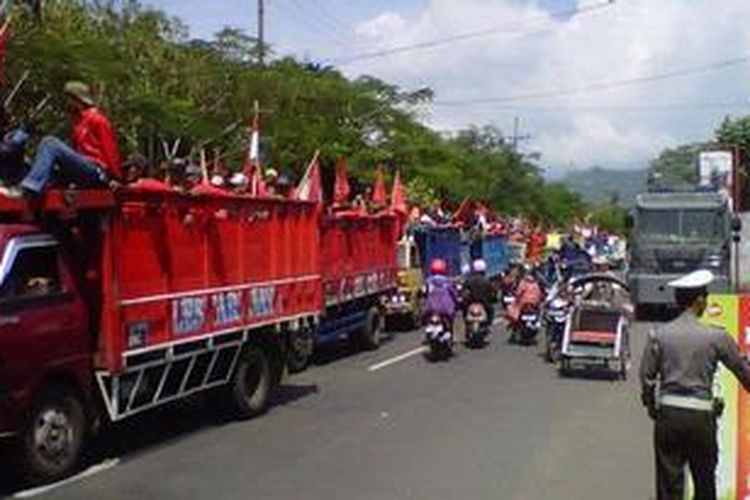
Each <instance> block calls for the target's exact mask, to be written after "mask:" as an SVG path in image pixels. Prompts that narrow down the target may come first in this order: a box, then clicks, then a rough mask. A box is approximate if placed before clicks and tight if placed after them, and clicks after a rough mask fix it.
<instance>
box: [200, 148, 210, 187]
mask: <svg viewBox="0 0 750 500" xmlns="http://www.w3.org/2000/svg"><path fill="white" fill-rule="evenodd" d="M201 176H202V177H203V183H204V184H208V181H209V180H208V164H207V163H206V149H205V148H202V149H201Z"/></svg>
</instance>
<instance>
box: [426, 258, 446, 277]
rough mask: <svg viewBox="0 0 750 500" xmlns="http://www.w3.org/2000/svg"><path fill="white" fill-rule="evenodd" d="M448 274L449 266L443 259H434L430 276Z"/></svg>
mask: <svg viewBox="0 0 750 500" xmlns="http://www.w3.org/2000/svg"><path fill="white" fill-rule="evenodd" d="M447 272H448V265H447V264H446V263H445V261H444V260H443V259H433V261H432V262H431V263H430V274H445V273H447Z"/></svg>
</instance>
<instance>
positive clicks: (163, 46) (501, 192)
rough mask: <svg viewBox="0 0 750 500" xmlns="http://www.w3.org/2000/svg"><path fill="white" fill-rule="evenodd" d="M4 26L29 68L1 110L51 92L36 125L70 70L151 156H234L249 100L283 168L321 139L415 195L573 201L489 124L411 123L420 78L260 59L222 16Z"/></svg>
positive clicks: (98, 6)
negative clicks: (206, 28) (204, 32)
mask: <svg viewBox="0 0 750 500" xmlns="http://www.w3.org/2000/svg"><path fill="white" fill-rule="evenodd" d="M13 31H14V35H13V36H12V38H11V40H10V42H9V45H8V49H7V58H6V61H7V66H8V67H7V75H8V78H7V80H8V83H11V82H15V81H18V79H19V78H20V77H21V75H22V74H23V73H24V72H26V71H28V72H29V74H30V78H29V80H28V81H27V83H26V84H25V85H24V86H23V88H22V89H21V91H20V92H19V95H18V96H17V98H16V100H15V101H14V103H13V105H12V113H13V115H14V116H15V117H16V119H18V120H23V119H24V118H25V117H27V116H28V114H29V112H30V110H31V109H33V108H34V107H35V106H36V105H37V103H39V102H40V101H41V100H42V99H43V98H44V97H45V96H47V95H49V96H51V101H50V103H49V105H48V106H47V107H46V108H45V110H44V111H43V112H42V113H41V115H40V116H39V117H38V119H37V122H38V125H39V128H40V130H42V131H44V132H46V133H54V134H62V133H64V127H63V126H62V124H65V123H66V119H65V116H64V114H63V112H62V110H63V109H64V102H63V99H62V97H61V95H60V89H61V88H62V87H63V85H64V83H65V81H67V80H69V79H79V80H83V81H86V82H89V83H90V84H92V85H93V87H94V89H95V91H96V94H97V97H98V99H99V101H100V102H101V104H102V106H103V107H104V108H105V109H106V110H107V112H108V113H109V114H110V115H111V117H112V118H113V121H114V123H115V124H116V125H117V128H118V131H119V135H120V140H121V146H122V148H123V150H124V151H125V153H129V152H134V151H138V152H141V153H143V154H145V155H146V157H147V158H148V159H149V160H150V161H151V162H153V163H157V162H159V161H162V160H163V159H164V158H165V153H166V151H167V150H168V149H170V148H171V147H172V145H173V144H177V145H178V147H177V153H178V155H180V156H191V157H193V158H195V157H196V156H197V154H198V152H199V151H200V150H201V149H203V148H205V149H206V150H207V152H208V155H209V158H211V157H213V156H217V157H219V158H220V159H221V160H222V161H223V162H224V163H226V164H228V165H230V166H234V167H236V166H238V165H239V164H240V163H241V161H242V158H243V156H244V154H245V152H246V149H247V137H248V133H247V129H246V126H247V124H248V123H249V120H250V117H251V115H252V113H253V106H254V103H255V102H256V101H257V102H259V103H260V107H261V113H262V114H261V116H262V120H261V121H262V149H263V151H264V154H265V159H266V162H267V164H272V165H273V166H274V167H277V168H279V167H281V168H282V169H286V170H288V171H289V173H290V174H292V176H293V177H299V176H300V175H301V173H302V170H303V169H304V166H305V165H306V164H307V162H308V161H309V159H310V157H311V156H312V155H313V153H314V152H315V151H316V150H319V151H320V158H321V161H322V163H323V165H324V167H325V168H324V173H325V178H326V179H327V180H330V178H331V177H332V175H331V171H332V169H333V165H334V163H335V161H336V160H337V158H339V157H340V156H345V157H346V158H347V159H348V162H349V165H350V170H351V171H352V172H353V173H354V174H355V176H356V177H358V178H359V179H362V180H368V181H369V180H371V179H372V178H373V177H374V170H375V168H374V167H375V165H376V164H378V163H383V164H385V165H386V166H387V167H389V170H390V171H393V169H395V168H398V169H400V170H401V172H402V174H403V178H404V179H405V180H406V181H409V180H410V179H411V182H410V187H411V188H412V189H413V190H414V191H415V192H414V193H413V196H415V197H420V198H424V200H425V201H430V200H433V199H434V198H438V199H440V200H441V201H448V202H453V203H456V202H458V201H460V200H461V199H462V198H463V197H464V196H466V195H472V196H473V197H475V198H478V199H481V200H484V201H487V202H489V203H491V204H492V205H494V206H495V207H496V208H498V209H501V210H503V211H506V212H509V213H513V214H529V215H533V216H534V217H536V218H538V219H544V220H550V221H552V222H553V223H554V224H562V223H565V222H567V221H569V220H570V219H572V218H573V217H576V216H578V215H580V214H581V213H582V210H583V203H582V202H581V201H580V199H579V198H578V197H577V196H575V195H572V194H570V193H569V192H568V191H567V190H566V189H565V188H564V187H563V186H561V185H552V186H547V185H545V183H544V182H543V179H542V177H541V175H540V172H539V169H538V168H537V166H536V165H535V164H534V163H533V161H532V159H531V158H530V157H524V156H521V155H519V154H516V153H515V152H514V151H513V150H512V149H511V148H510V147H509V145H508V143H507V141H506V140H505V137H504V136H503V134H502V133H501V131H500V130H498V129H496V128H493V127H482V128H470V129H468V130H465V131H461V132H459V133H457V134H455V135H453V136H443V135H441V134H439V133H437V132H435V131H434V130H432V129H429V128H428V127H426V126H424V125H422V124H421V123H420V122H419V120H418V119H417V112H418V110H419V106H420V105H422V104H424V103H427V102H429V101H430V100H431V99H432V97H433V93H432V91H431V90H430V89H429V88H420V89H416V90H414V91H408V90H404V89H401V88H399V87H397V86H395V85H391V84H389V83H387V82H384V81H382V80H379V79H377V78H373V77H370V76H362V77H359V78H357V79H353V80H351V79H347V78H346V77H344V76H343V75H342V74H341V73H340V72H339V71H338V70H337V69H336V68H333V67H328V66H321V65H316V64H310V63H305V62H300V61H297V60H295V59H292V58H276V59H272V60H271V61H270V62H269V63H268V64H267V65H266V66H264V67H260V66H259V65H258V62H257V61H258V49H259V47H258V43H257V40H256V39H254V38H252V37H249V36H247V35H245V34H244V33H242V32H241V31H239V30H236V29H230V28H226V29H224V30H222V31H221V32H219V33H218V34H217V35H216V36H215V37H214V39H213V40H210V41H206V40H191V39H190V38H189V36H188V32H187V29H186V28H185V26H184V25H183V24H181V22H180V21H179V20H176V19H171V18H169V17H167V16H166V15H165V14H163V13H162V12H159V11H155V10H152V9H148V8H145V7H142V6H141V5H140V4H139V3H138V2H136V1H135V0H118V1H114V0H98V1H96V2H87V1H85V0H66V1H65V2H47V3H46V4H45V12H44V22H43V23H38V22H36V21H35V20H34V19H33V18H32V17H31V15H30V14H29V13H28V12H25V11H24V10H22V9H18V10H17V12H16V13H15V21H14V30H13ZM269 49H270V48H266V53H268V52H269ZM6 87H10V85H6ZM177 141H179V142H177ZM354 185H355V189H356V185H357V183H356V182H354Z"/></svg>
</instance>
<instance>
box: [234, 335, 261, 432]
mask: <svg viewBox="0 0 750 500" xmlns="http://www.w3.org/2000/svg"><path fill="white" fill-rule="evenodd" d="M270 395H271V367H270V365H269V363H268V358H267V357H266V355H265V353H264V352H263V351H262V350H260V349H255V348H252V349H249V350H247V351H245V352H244V353H242V354H240V359H239V360H238V362H237V368H236V369H235V371H234V378H233V379H232V382H231V386H230V402H231V404H232V409H233V410H234V413H235V415H236V416H237V418H239V419H242V420H245V419H248V418H252V417H255V416H258V415H261V414H262V413H264V412H265V411H266V410H267V409H268V402H269V398H270Z"/></svg>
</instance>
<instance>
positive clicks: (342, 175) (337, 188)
mask: <svg viewBox="0 0 750 500" xmlns="http://www.w3.org/2000/svg"><path fill="white" fill-rule="evenodd" d="M350 193H351V188H350V187H349V178H348V177H347V175H346V160H345V159H344V158H343V157H342V158H339V162H338V164H337V165H336V184H335V185H334V188H333V202H334V203H344V202H346V201H347V200H348V199H349V194H350Z"/></svg>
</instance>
